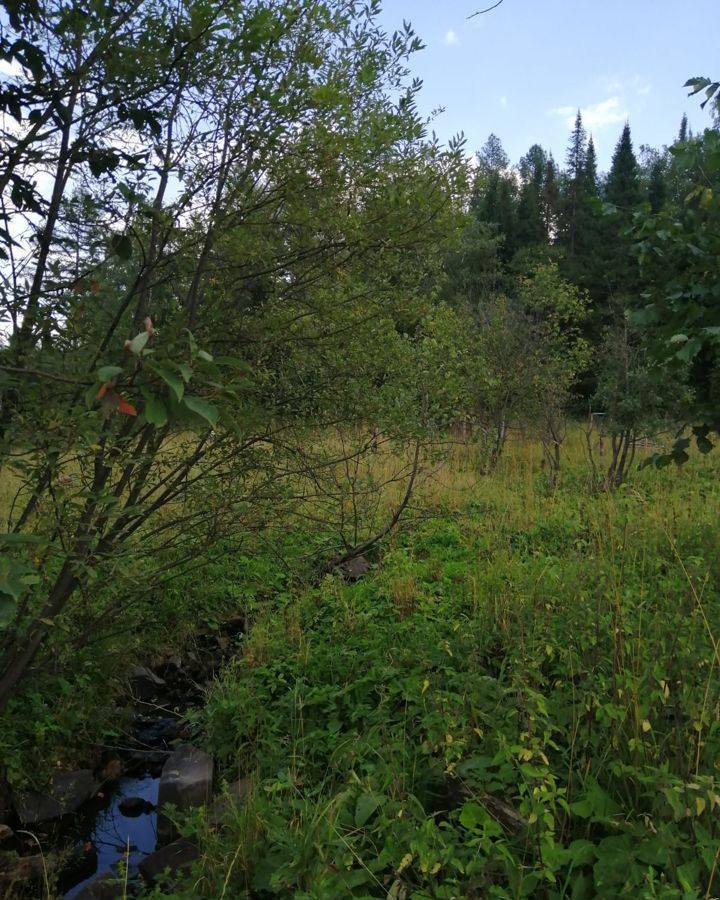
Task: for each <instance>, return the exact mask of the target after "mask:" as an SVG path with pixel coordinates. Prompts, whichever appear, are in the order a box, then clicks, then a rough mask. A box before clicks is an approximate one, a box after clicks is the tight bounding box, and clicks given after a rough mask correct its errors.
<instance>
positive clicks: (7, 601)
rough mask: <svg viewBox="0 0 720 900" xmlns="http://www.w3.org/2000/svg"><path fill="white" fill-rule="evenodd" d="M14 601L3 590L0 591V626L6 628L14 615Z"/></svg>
mask: <svg viewBox="0 0 720 900" xmlns="http://www.w3.org/2000/svg"><path fill="white" fill-rule="evenodd" d="M15 609H16V603H15V601H14V600H13V598H12V597H11V596H10V595H9V594H6V593H5V592H0V628H7V626H8V625H9V624H10V623H11V622H12V620H13V616H14V615H15Z"/></svg>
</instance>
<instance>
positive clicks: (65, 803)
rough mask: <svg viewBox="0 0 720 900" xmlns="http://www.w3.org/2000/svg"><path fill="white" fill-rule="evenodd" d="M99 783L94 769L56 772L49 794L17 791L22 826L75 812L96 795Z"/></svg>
mask: <svg viewBox="0 0 720 900" xmlns="http://www.w3.org/2000/svg"><path fill="white" fill-rule="evenodd" d="M97 788H98V785H97V782H96V781H95V777H94V775H93V773H92V770H91V769H78V770H77V771H75V772H55V774H54V775H53V777H52V781H51V782H50V787H49V788H48V790H47V792H46V793H41V792H40V791H18V792H17V793H15V794H14V796H13V803H14V806H15V812H16V813H17V816H18V819H20V821H21V822H22V824H23V825H36V824H37V823H38V822H47V821H48V820H49V819H58V818H60V816H65V815H67V814H68V813H73V812H75V810H76V809H78V807H80V806H82V804H83V803H85V801H86V800H89V799H90V798H91V797H93V796H94V795H95V793H96V791H97Z"/></svg>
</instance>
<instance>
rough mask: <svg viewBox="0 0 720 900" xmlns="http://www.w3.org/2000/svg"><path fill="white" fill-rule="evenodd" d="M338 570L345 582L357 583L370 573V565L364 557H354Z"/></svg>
mask: <svg viewBox="0 0 720 900" xmlns="http://www.w3.org/2000/svg"><path fill="white" fill-rule="evenodd" d="M339 569H340V572H341V573H342V576H343V578H344V579H345V581H359V580H360V579H361V578H362V577H363V575H367V573H368V572H369V571H370V563H369V562H368V561H367V560H366V559H365V557H364V556H356V557H354V558H353V559H349V560H347V562H344V563H341V564H340V566H339Z"/></svg>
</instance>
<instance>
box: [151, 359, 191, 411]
mask: <svg viewBox="0 0 720 900" xmlns="http://www.w3.org/2000/svg"><path fill="white" fill-rule="evenodd" d="M152 371H153V372H155V373H156V375H158V376H159V377H160V378H162V380H163V381H164V382H165V384H166V385H167V386H168V387H169V388H170V390H171V391H172V392H173V394H175V399H176V400H177V401H178V403H179V402H180V401H181V400H182V398H183V394H184V393H185V382H184V381H183V380H182V378H180V376H179V375H176V374H175V373H174V372H170V371H169V370H168V369H165V368H163V367H160V366H158V367H157V368H155V367H153V369H152Z"/></svg>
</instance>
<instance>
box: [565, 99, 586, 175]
mask: <svg viewBox="0 0 720 900" xmlns="http://www.w3.org/2000/svg"><path fill="white" fill-rule="evenodd" d="M586 156H587V135H586V132H585V127H584V126H583V121H582V113H581V112H580V110H578V111H577V115H576V116H575V125H574V127H573V130H572V134H571V135H570V143H569V144H568V150H567V158H566V171H567V174H568V178H569V179H570V180H571V181H576V180H577V179H578V178H579V177H580V173H581V172H582V170H583V168H584V166H585V159H586Z"/></svg>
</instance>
